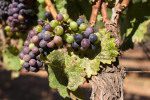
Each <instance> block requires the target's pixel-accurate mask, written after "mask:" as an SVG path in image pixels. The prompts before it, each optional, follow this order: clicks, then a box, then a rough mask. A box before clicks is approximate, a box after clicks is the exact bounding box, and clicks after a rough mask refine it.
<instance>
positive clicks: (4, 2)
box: [0, 0, 10, 20]
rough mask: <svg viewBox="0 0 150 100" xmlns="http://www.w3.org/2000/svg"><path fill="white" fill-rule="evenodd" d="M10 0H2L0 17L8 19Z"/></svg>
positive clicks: (0, 2) (0, 1)
mask: <svg viewBox="0 0 150 100" xmlns="http://www.w3.org/2000/svg"><path fill="white" fill-rule="evenodd" d="M9 3H10V0H0V19H1V20H6V19H7V16H8V15H7V13H8V6H9Z"/></svg>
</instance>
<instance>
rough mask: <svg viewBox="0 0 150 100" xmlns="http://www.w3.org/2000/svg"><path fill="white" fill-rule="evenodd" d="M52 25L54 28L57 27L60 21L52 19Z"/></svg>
mask: <svg viewBox="0 0 150 100" xmlns="http://www.w3.org/2000/svg"><path fill="white" fill-rule="evenodd" d="M50 25H51V27H52V28H55V27H56V26H58V25H59V22H58V21H57V20H52V21H51V22H50Z"/></svg>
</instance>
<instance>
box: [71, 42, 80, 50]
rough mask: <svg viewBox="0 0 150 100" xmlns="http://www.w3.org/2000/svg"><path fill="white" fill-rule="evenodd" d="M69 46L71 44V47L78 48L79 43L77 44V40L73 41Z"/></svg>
mask: <svg viewBox="0 0 150 100" xmlns="http://www.w3.org/2000/svg"><path fill="white" fill-rule="evenodd" d="M71 46H72V48H74V49H77V48H79V44H78V43H77V42H73V43H72V45H71Z"/></svg>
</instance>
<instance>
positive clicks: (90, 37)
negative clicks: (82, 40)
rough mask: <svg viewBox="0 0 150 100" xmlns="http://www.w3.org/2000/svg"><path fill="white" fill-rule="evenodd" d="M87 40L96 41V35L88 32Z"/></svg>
mask: <svg viewBox="0 0 150 100" xmlns="http://www.w3.org/2000/svg"><path fill="white" fill-rule="evenodd" d="M89 40H90V41H91V43H95V42H96V41H97V35H95V34H90V36H89Z"/></svg>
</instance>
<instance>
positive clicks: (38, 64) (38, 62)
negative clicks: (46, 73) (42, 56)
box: [37, 60, 43, 68]
mask: <svg viewBox="0 0 150 100" xmlns="http://www.w3.org/2000/svg"><path fill="white" fill-rule="evenodd" d="M37 66H38V67H39V68H40V67H42V66H43V62H41V61H39V60H37Z"/></svg>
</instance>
